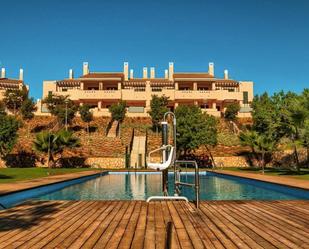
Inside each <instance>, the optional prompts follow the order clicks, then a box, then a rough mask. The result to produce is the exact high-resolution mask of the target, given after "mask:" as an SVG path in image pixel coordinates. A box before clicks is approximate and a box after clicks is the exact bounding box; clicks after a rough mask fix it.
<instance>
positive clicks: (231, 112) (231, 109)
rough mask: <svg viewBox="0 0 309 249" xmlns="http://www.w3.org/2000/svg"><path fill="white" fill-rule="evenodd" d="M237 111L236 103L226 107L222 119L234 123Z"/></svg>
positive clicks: (238, 108) (237, 105)
mask: <svg viewBox="0 0 309 249" xmlns="http://www.w3.org/2000/svg"><path fill="white" fill-rule="evenodd" d="M239 110H240V105H239V104H238V103H233V104H230V105H228V106H227V107H226V110H225V113H224V118H225V119H226V120H229V121H235V120H236V119H237V114H238V112H239Z"/></svg>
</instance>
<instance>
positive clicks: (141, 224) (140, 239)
mask: <svg viewBox="0 0 309 249" xmlns="http://www.w3.org/2000/svg"><path fill="white" fill-rule="evenodd" d="M147 215H148V203H147V202H143V203H142V207H141V211H140V215H139V218H138V222H137V225H136V229H135V233H134V237H133V241H132V244H131V248H134V249H141V248H144V237H145V232H146V225H147Z"/></svg>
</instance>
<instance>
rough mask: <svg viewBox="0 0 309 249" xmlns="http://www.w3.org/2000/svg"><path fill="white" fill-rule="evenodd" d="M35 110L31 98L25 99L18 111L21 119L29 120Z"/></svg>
mask: <svg viewBox="0 0 309 249" xmlns="http://www.w3.org/2000/svg"><path fill="white" fill-rule="evenodd" d="M36 110H37V107H36V105H35V103H34V101H33V98H30V99H28V98H27V99H26V100H24V102H23V103H22V105H21V108H20V113H21V116H22V119H23V120H27V121H30V120H31V119H33V117H34V113H33V112H35V111H36ZM29 128H30V124H28V135H29Z"/></svg>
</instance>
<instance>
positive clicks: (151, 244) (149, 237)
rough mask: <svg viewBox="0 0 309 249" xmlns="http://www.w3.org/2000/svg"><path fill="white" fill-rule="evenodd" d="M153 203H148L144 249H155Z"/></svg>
mask: <svg viewBox="0 0 309 249" xmlns="http://www.w3.org/2000/svg"><path fill="white" fill-rule="evenodd" d="M154 207H155V204H154V202H150V203H148V214H147V224H146V232H145V238H144V248H149V249H152V248H156V236H155V221H154V211H155V210H154Z"/></svg>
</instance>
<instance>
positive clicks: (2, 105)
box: [0, 101, 6, 117]
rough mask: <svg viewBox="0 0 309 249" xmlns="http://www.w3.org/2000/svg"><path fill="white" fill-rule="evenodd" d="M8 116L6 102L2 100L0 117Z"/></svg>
mask: <svg viewBox="0 0 309 249" xmlns="http://www.w3.org/2000/svg"><path fill="white" fill-rule="evenodd" d="M3 116H6V111H5V104H4V103H3V101H0V117H3Z"/></svg>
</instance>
